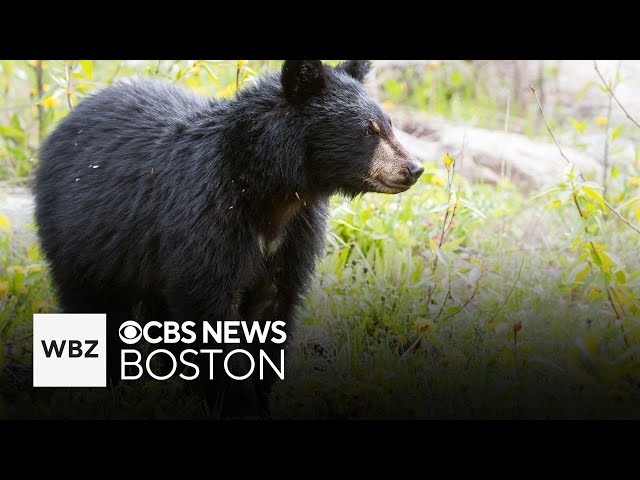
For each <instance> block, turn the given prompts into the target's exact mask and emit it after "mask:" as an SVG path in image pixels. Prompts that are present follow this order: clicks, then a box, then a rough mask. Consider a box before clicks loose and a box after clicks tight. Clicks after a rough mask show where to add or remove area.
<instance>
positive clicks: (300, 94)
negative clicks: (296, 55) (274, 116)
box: [282, 60, 325, 103]
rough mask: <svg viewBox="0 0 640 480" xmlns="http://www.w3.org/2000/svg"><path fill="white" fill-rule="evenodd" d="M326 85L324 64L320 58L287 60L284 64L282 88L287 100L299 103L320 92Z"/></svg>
mask: <svg viewBox="0 0 640 480" xmlns="http://www.w3.org/2000/svg"><path fill="white" fill-rule="evenodd" d="M324 86H325V74H324V66H323V65H322V62H321V61H320V60H285V61H284V64H283V65H282V89H283V90H284V96H285V97H286V98H287V100H289V101H291V102H294V103H297V102H301V101H303V100H304V99H306V98H308V97H310V96H311V95H315V94H316V93H319V92H320V91H321V90H322V89H323V88H324Z"/></svg>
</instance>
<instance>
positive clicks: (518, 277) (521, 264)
mask: <svg viewBox="0 0 640 480" xmlns="http://www.w3.org/2000/svg"><path fill="white" fill-rule="evenodd" d="M523 265H524V257H522V261H521V262H520V269H519V270H518V276H517V277H516V281H515V282H513V285H511V290H509V294H508V295H507V298H505V299H504V302H503V303H502V305H500V308H499V309H498V310H496V313H494V315H493V317H491V320H489V321H488V322H487V323H491V322H493V321H494V320H495V319H496V317H497V316H498V314H499V313H500V312H501V311H502V309H503V308H504V307H505V306H506V305H507V302H508V301H509V298H511V294H512V293H513V291H514V290H515V288H516V285H517V284H518V281H519V280H520V274H521V273H522V266H523Z"/></svg>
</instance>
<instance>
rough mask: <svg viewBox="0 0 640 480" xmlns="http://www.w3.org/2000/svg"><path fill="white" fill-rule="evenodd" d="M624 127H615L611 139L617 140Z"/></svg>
mask: <svg viewBox="0 0 640 480" xmlns="http://www.w3.org/2000/svg"><path fill="white" fill-rule="evenodd" d="M623 128H624V125H620V126H619V127H616V128H614V129H613V130H612V131H611V140H615V139H616V138H617V137H618V135H620V134H621V133H622V130H623Z"/></svg>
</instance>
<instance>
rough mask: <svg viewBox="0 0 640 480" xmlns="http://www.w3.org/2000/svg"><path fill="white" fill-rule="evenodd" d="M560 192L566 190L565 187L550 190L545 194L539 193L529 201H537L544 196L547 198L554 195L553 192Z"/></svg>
mask: <svg viewBox="0 0 640 480" xmlns="http://www.w3.org/2000/svg"><path fill="white" fill-rule="evenodd" d="M560 190H564V187H554V188H550V189H549V190H545V191H544V192H540V193H538V194H536V195H534V196H533V197H531V198H530V199H529V201H531V200H535V199H537V198H540V197H543V196H545V195H549V194H550V193H553V192H559V191H560Z"/></svg>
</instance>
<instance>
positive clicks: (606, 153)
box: [602, 95, 613, 198]
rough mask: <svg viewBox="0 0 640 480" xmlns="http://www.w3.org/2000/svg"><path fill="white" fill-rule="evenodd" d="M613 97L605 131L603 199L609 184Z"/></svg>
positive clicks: (610, 97) (608, 107) (608, 109)
mask: <svg viewBox="0 0 640 480" xmlns="http://www.w3.org/2000/svg"><path fill="white" fill-rule="evenodd" d="M612 98H613V97H612V96H611V95H609V105H608V106H607V125H605V129H604V161H603V168H602V198H605V197H606V195H607V183H608V176H609V175H608V174H609V123H610V121H611V103H612V101H611V99H612Z"/></svg>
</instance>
